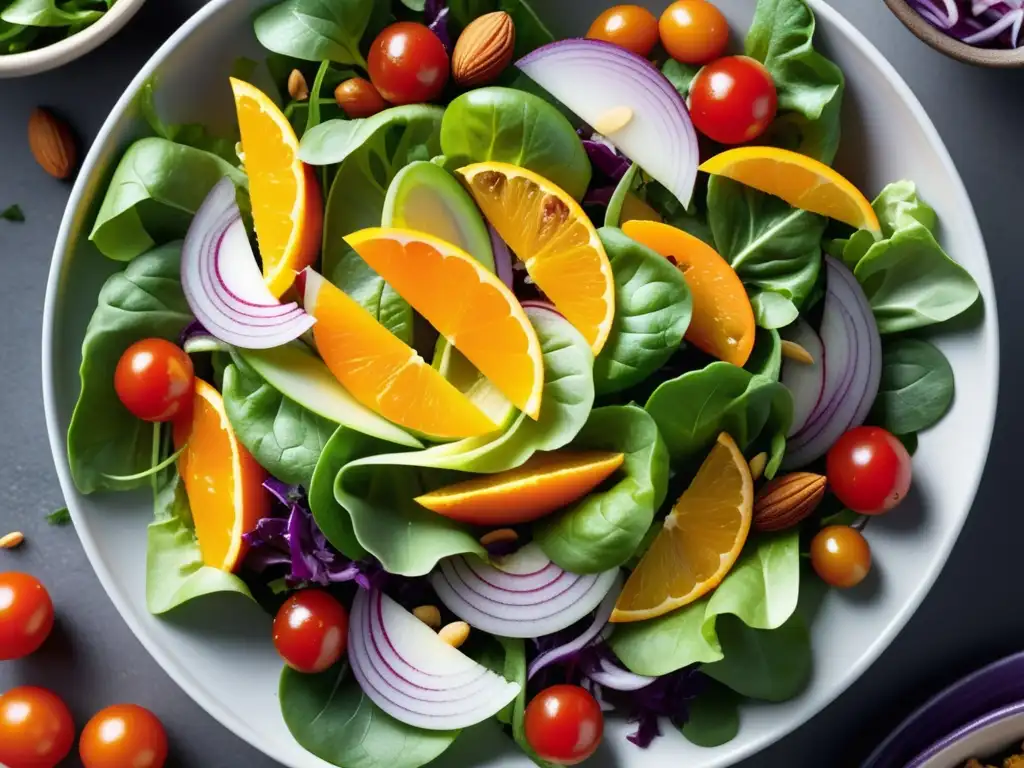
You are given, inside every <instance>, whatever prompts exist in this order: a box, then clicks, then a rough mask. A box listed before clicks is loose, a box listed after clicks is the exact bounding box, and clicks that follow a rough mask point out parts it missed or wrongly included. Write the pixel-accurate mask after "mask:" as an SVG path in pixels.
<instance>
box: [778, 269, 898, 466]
mask: <svg viewBox="0 0 1024 768" xmlns="http://www.w3.org/2000/svg"><path fill="white" fill-rule="evenodd" d="M825 267H826V269H827V270H828V278H827V280H828V289H827V293H826V295H825V309H824V315H823V317H822V321H821V343H822V346H823V347H824V352H823V359H824V362H825V365H824V368H825V377H824V384H823V387H822V391H821V395H820V396H819V398H818V401H817V405H816V406H815V407H814V411H813V413H812V414H811V416H810V418H809V419H808V420H807V422H806V424H804V426H803V428H802V429H801V430H800V431H799V432H797V433H796V434H795V435H793V437H792V438H791V439H790V440H789V442H788V444H787V446H786V457H785V458H784V459H783V461H782V467H783V468H784V469H794V468H797V467H802V466H805V465H807V464H809V463H811V462H812V461H814V460H815V459H818V458H820V457H822V456H824V455H825V453H826V452H828V449H829V448H831V447H832V444H833V443H835V441H836V440H838V439H839V437H840V436H841V435H842V434H843V433H844V432H846V431H847V430H848V429H852V428H853V427H857V426H860V425H861V424H863V423H864V419H865V418H867V415H868V411H870V410H871V406H872V404H873V403H874V401H875V397H876V396H877V395H878V385H879V383H880V381H881V377H882V339H881V337H880V336H879V335H878V325H877V324H876V323H875V316H874V315H873V314H872V313H871V306H870V305H869V304H868V300H867V297H866V296H865V295H864V291H863V290H862V289H861V287H860V285H859V284H858V283H857V280H856V279H855V278H854V276H853V273H851V272H850V270H849V269H847V268H846V267H845V266H843V265H842V264H841V263H839V262H838V261H836V260H835V259H833V258H832V257H831V256H826V257H825Z"/></svg>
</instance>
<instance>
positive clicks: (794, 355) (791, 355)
mask: <svg viewBox="0 0 1024 768" xmlns="http://www.w3.org/2000/svg"><path fill="white" fill-rule="evenodd" d="M782 356H783V357H784V358H786V359H787V360H792V361H793V362H795V363H803V364H804V365H814V358H813V357H811V353H810V352H808V351H807V350H806V349H804V348H803V347H801V346H800V345H799V344H797V343H796V342H795V341H783V342H782Z"/></svg>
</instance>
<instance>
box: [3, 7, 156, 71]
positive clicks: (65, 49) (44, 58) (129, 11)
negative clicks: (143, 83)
mask: <svg viewBox="0 0 1024 768" xmlns="http://www.w3.org/2000/svg"><path fill="white" fill-rule="evenodd" d="M145 2H146V0H117V2H116V3H114V5H113V6H112V7H111V8H110V10H108V11H107V12H106V13H104V14H103V16H102V17H100V19H99V21H97V22H96V23H95V24H91V25H89V26H88V27H86V28H85V29H83V30H82V31H81V32H78V33H77V34H74V35H72V36H71V37H69V38H67V39H65V40H59V41H58V42H56V43H53V44H51V45H47V46H44V47H42V48H36V49H34V50H31V51H25V52H24V53H10V54H7V55H0V78H7V77H25V76H28V75H35V74H38V73H40V72H45V71H47V70H50V69H56V68H57V67H60V66H63V65H64V64H67V63H68V62H70V61H74V60H75V59H77V58H79V57H81V56H84V55H85V54H87V53H89V52H90V51H92V50H94V49H96V48H98V47H99V46H100V45H102V44H103V43H105V42H106V41H107V40H109V39H110V38H112V37H113V36H114V35H116V34H117V33H118V32H119V31H120V30H121V28H122V27H124V25H125V24H127V23H128V22H129V21H130V20H131V18H132V17H133V16H134V15H135V14H136V13H137V12H138V10H139V9H140V8H141V7H142V5H143V3H145ZM133 87H134V84H133Z"/></svg>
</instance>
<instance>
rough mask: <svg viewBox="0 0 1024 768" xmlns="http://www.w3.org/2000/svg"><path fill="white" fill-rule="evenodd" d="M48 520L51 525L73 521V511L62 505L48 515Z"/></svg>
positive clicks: (61, 524)
mask: <svg viewBox="0 0 1024 768" xmlns="http://www.w3.org/2000/svg"><path fill="white" fill-rule="evenodd" d="M46 522H48V523H49V524H50V525H56V526H64V525H69V524H70V523H71V513H70V512H68V508H67V507H61V508H60V509H58V510H55V511H53V512H51V513H50V514H48V515H47V516H46Z"/></svg>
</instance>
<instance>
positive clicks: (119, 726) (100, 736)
mask: <svg viewBox="0 0 1024 768" xmlns="http://www.w3.org/2000/svg"><path fill="white" fill-rule="evenodd" d="M78 754H79V755H80V756H81V758H82V764H83V765H85V768H126V767H127V766H130V767H131V768H163V764H164V763H165V762H166V761H167V734H166V733H165V732H164V727H163V725H161V724H160V721H159V720H157V718H156V715H154V714H153V713H152V712H150V711H149V710H148V709H146V708H145V707H140V706H138V705H136V704H115V705H114V706H112V707H107V708H106V709H102V710H100V711H99V712H97V713H96V714H95V715H94V716H93V718H92V720H90V721H89V722H88V723H86V726H85V728H84V729H83V730H82V737H81V738H80V739H79V740H78Z"/></svg>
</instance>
